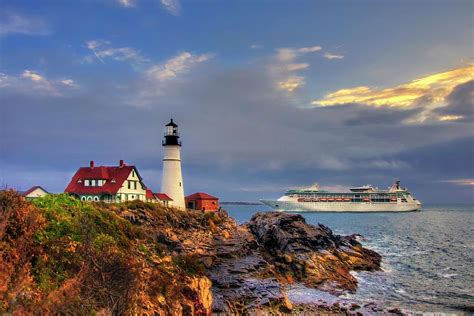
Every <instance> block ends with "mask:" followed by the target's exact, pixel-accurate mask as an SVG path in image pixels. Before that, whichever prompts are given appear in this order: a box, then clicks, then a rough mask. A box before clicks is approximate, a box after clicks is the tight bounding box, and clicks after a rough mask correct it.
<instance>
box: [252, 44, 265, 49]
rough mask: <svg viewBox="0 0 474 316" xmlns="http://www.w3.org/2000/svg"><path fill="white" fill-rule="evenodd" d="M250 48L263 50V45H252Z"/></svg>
mask: <svg viewBox="0 0 474 316" xmlns="http://www.w3.org/2000/svg"><path fill="white" fill-rule="evenodd" d="M249 48H251V49H260V48H263V45H260V44H252V45H250V46H249Z"/></svg>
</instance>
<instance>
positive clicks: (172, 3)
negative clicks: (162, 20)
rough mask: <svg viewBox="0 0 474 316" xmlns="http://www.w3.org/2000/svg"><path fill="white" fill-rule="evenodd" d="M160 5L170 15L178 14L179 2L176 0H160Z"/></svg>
mask: <svg viewBox="0 0 474 316" xmlns="http://www.w3.org/2000/svg"><path fill="white" fill-rule="evenodd" d="M160 1H161V5H162V6H163V7H164V8H165V9H166V10H167V11H168V12H169V13H170V14H172V15H180V13H181V4H180V3H179V1H178V0H160Z"/></svg>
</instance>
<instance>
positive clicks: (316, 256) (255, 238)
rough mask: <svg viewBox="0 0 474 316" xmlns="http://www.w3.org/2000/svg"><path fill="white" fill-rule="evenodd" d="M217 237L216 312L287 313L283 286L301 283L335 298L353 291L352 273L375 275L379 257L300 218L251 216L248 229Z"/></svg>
mask: <svg viewBox="0 0 474 316" xmlns="http://www.w3.org/2000/svg"><path fill="white" fill-rule="evenodd" d="M230 233H231V237H230V238H228V237H227V238H220V237H216V240H215V244H214V247H215V258H214V263H213V265H212V266H211V267H210V269H209V270H208V274H209V278H210V279H211V280H212V283H213V293H214V304H213V310H214V311H215V312H225V313H229V312H231V313H241V312H250V311H252V310H253V311H255V310H258V309H259V308H260V307H262V306H266V308H270V309H273V310H275V311H278V312H281V311H284V310H289V309H291V303H290V301H289V300H288V298H287V297H286V294H285V286H286V285H287V284H292V283H303V284H305V285H306V286H308V287H311V288H318V289H320V290H323V291H327V292H330V293H334V294H339V293H343V292H347V291H349V292H350V291H354V290H355V289H356V287H357V280H356V279H355V278H354V276H352V275H351V274H350V271H351V270H369V271H373V270H378V269H380V260H381V257H380V256H379V255H378V254H377V253H375V252H373V251H371V250H368V249H366V248H363V247H362V245H361V244H360V243H359V242H358V241H357V240H356V239H357V238H359V237H357V236H355V235H354V236H345V237H342V236H338V235H334V234H333V233H332V231H331V230H330V229H329V228H328V227H326V226H324V225H318V226H313V225H309V224H307V223H306V222H305V220H304V218H303V217H302V216H301V215H297V214H286V213H280V212H266V213H257V214H255V215H254V216H253V217H252V219H251V220H250V222H249V223H247V224H244V225H240V226H238V227H236V228H235V229H234V230H231V231H230Z"/></svg>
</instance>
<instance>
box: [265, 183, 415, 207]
mask: <svg viewBox="0 0 474 316" xmlns="http://www.w3.org/2000/svg"><path fill="white" fill-rule="evenodd" d="M260 201H261V202H262V203H264V204H266V205H268V206H270V207H272V208H274V209H276V210H279V211H296V212H410V211H416V210H419V209H420V208H421V202H420V201H418V200H417V199H415V198H414V197H413V196H412V195H411V193H410V192H409V191H408V190H407V188H402V187H401V186H400V181H396V182H395V183H394V184H393V185H392V186H391V187H390V188H389V189H388V190H379V189H378V188H375V187H373V186H371V185H364V186H360V187H355V188H351V189H350V192H329V191H325V190H320V189H319V187H318V186H313V187H310V188H305V189H295V190H289V191H287V192H286V193H285V195H283V196H282V197H280V198H279V199H278V200H260Z"/></svg>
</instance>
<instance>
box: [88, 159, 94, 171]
mask: <svg viewBox="0 0 474 316" xmlns="http://www.w3.org/2000/svg"><path fill="white" fill-rule="evenodd" d="M89 166H90V167H91V169H94V160H91V161H90V163H89Z"/></svg>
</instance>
